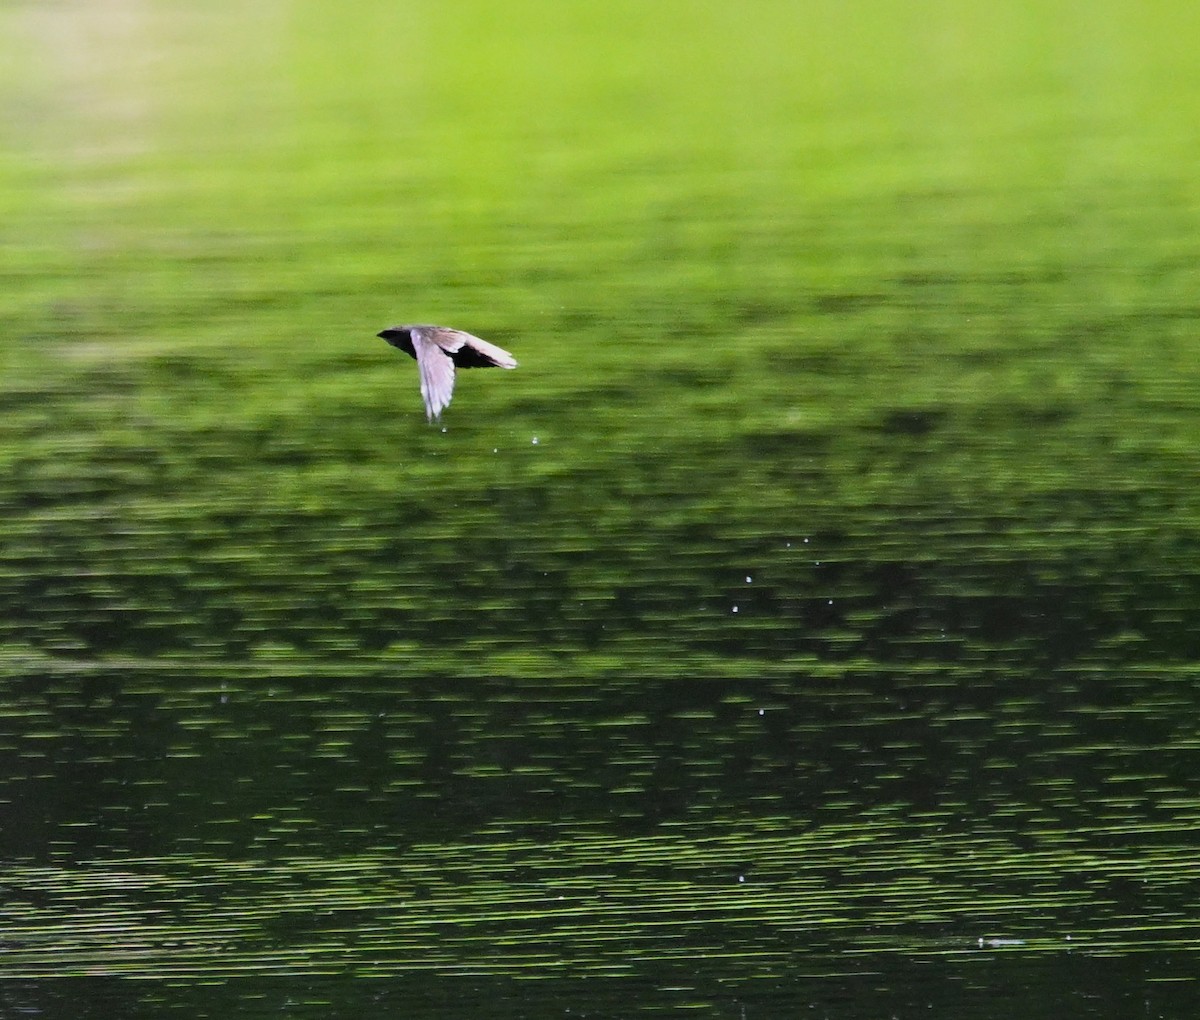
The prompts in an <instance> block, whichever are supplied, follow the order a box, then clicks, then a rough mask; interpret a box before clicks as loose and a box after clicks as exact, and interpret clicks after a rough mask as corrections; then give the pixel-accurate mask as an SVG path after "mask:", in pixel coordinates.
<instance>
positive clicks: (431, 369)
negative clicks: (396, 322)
mask: <svg viewBox="0 0 1200 1020" xmlns="http://www.w3.org/2000/svg"><path fill="white" fill-rule="evenodd" d="M378 335H379V336H380V337H382V338H383V339H384V340H386V341H387V342H388V343H389V344H391V345H392V346H393V347H398V348H399V349H400V350H402V351H404V353H405V354H409V355H411V356H412V357H414V358H416V360H417V370H418V371H419V372H420V374H421V396H422V397H423V398H424V400H425V416H426V417H427V418H428V419H429V420H430V421H433V419H434V418H441V416H442V411H444V410H445V409H446V407H447V406H448V405H449V403H450V396H451V394H453V393H454V370H455V368H516V367H517V360H516V358H514V357H513V356H512V355H511V354H509V353H508V351H506V350H504V349H503V348H500V347H497V346H496V345H495V344H489V343H488V342H487V341H486V340H480V339H479V337H477V336H472V335H471V334H470V333H464V332H463V331H462V330H459V329H450V328H449V327H447V326H389V327H388V328H387V329H385V330H384V331H383V332H382V333H380V334H378Z"/></svg>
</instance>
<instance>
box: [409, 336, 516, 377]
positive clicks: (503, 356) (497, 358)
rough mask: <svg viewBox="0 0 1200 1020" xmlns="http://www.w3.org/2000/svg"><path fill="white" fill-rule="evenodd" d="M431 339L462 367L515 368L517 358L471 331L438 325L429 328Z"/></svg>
mask: <svg viewBox="0 0 1200 1020" xmlns="http://www.w3.org/2000/svg"><path fill="white" fill-rule="evenodd" d="M430 332H431V333H432V336H431V337H430V339H431V340H433V341H434V343H436V344H437V345H438V346H439V347H441V349H442V350H444V351H445V352H446V353H447V354H449V355H451V356H452V357H453V358H454V363H455V364H456V365H459V366H460V367H462V368H516V367H517V359H516V358H514V357H513V356H512V355H511V354H509V353H508V351H506V350H505V349H504V348H503V347H497V346H496V345H495V344H489V343H488V342H487V341H486V340H480V339H479V337H477V336H475V335H474V334H472V333H464V332H463V331H462V330H461V329H447V328H446V327H444V326H439V327H438V328H437V329H436V330H431V331H430Z"/></svg>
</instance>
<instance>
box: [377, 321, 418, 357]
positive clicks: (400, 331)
mask: <svg viewBox="0 0 1200 1020" xmlns="http://www.w3.org/2000/svg"><path fill="white" fill-rule="evenodd" d="M376 335H377V336H379V337H380V338H381V339H383V340H386V341H387V342H388V343H389V344H391V345H392V346H393V347H399V348H400V350H402V351H403V350H409V351H411V350H412V335H411V334H410V332H409V327H408V326H388V328H387V329H385V330H382V331H381V332H379V333H378V334H376Z"/></svg>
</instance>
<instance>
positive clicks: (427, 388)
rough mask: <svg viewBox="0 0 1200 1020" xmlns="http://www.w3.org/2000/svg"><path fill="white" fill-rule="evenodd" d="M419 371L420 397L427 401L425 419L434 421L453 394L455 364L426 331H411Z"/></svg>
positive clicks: (441, 346) (442, 347)
mask: <svg viewBox="0 0 1200 1020" xmlns="http://www.w3.org/2000/svg"><path fill="white" fill-rule="evenodd" d="M411 333H412V341H413V352H414V353H415V354H416V357H417V370H418V372H419V373H420V375H421V396H422V397H423V398H424V399H425V416H426V417H427V418H428V419H429V420H430V421H433V419H434V418H440V417H441V414H442V411H444V410H445V409H446V407H448V406H449V404H450V397H451V395H452V394H453V393H454V362H453V361H451V360H450V354H449V352H447V351H446V350H445V349H444V346H443V345H442V344H440V343H438V342H437V341H436V340H434V339H432V338H431V337H429V336H428V335H427V333H426V331H425V330H423V329H414V330H412V331H411Z"/></svg>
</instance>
